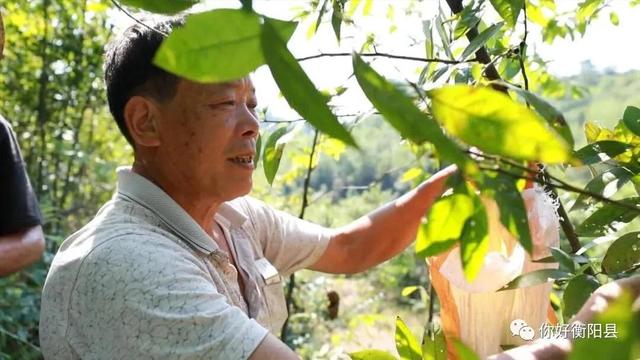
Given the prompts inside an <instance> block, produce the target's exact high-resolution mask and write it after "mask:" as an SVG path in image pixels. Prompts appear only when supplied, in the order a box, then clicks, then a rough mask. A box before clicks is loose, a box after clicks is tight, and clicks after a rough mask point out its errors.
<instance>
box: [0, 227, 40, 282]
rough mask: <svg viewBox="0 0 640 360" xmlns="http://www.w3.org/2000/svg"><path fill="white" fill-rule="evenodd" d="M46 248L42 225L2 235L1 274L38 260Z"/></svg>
mask: <svg viewBox="0 0 640 360" xmlns="http://www.w3.org/2000/svg"><path fill="white" fill-rule="evenodd" d="M44 248H45V244H44V235H43V234H42V228H41V227H40V225H36V226H33V227H30V228H27V229H25V230H22V231H18V232H15V233H12V234H6V235H0V276H6V275H9V274H11V273H14V272H16V271H18V270H20V269H22V268H24V267H26V266H27V265H29V264H31V263H33V262H34V261H36V260H38V259H39V258H40V256H42V252H43V251H44Z"/></svg>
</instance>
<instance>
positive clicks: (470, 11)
mask: <svg viewBox="0 0 640 360" xmlns="http://www.w3.org/2000/svg"><path fill="white" fill-rule="evenodd" d="M474 6H475V4H474V3H473V2H471V3H469V4H467V6H465V7H464V9H463V10H462V12H460V14H459V15H458V18H459V19H458V22H457V23H456V27H455V29H454V30H453V39H454V40H456V39H459V38H460V37H461V36H464V34H466V33H467V31H469V29H472V28H474V27H476V26H477V25H478V23H479V22H480V18H479V17H477V16H476V13H477V9H476V8H474Z"/></svg>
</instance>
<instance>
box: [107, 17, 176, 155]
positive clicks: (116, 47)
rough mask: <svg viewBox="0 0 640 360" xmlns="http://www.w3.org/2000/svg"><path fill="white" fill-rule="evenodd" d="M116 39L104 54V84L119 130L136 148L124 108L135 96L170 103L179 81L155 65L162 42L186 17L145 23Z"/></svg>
mask: <svg viewBox="0 0 640 360" xmlns="http://www.w3.org/2000/svg"><path fill="white" fill-rule="evenodd" d="M142 23H143V24H145V25H146V26H145V25H143V24H138V23H137V24H135V25H132V26H131V27H129V28H128V29H127V30H125V31H124V32H123V33H122V34H121V35H119V36H118V37H117V38H116V39H114V40H113V41H112V42H111V43H110V44H109V45H108V46H107V49H106V52H105V59H104V80H105V84H106V86H107V100H108V102H109V110H110V111H111V114H112V115H113V117H114V119H115V120H116V123H117V124H118V128H119V129H120V131H121V132H122V134H123V135H124V137H125V138H126V139H127V141H128V142H129V143H130V144H131V145H132V146H133V145H134V142H133V138H132V137H131V134H130V133H129V130H128V129H127V124H126V122H125V120H124V107H125V105H126V104H127V102H128V101H129V99H131V97H133V96H135V95H144V96H149V97H151V98H153V99H155V100H158V101H167V100H171V99H172V98H173V96H174V95H175V93H176V87H177V85H178V81H179V77H177V76H176V75H173V74H171V73H169V72H167V71H165V70H163V69H161V68H159V67H157V66H155V65H153V57H154V55H155V53H156V50H158V48H159V47H160V44H161V43H162V40H164V38H165V37H166V36H165V35H164V34H169V33H171V31H172V30H173V29H174V28H176V27H180V26H182V25H183V24H184V18H183V17H171V18H167V17H165V18H157V19H154V20H151V21H149V20H143V21H142Z"/></svg>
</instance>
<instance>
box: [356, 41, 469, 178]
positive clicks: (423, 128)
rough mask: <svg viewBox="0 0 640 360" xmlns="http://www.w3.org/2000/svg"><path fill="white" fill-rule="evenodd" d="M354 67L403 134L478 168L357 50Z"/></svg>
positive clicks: (466, 168)
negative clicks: (429, 143)
mask: <svg viewBox="0 0 640 360" xmlns="http://www.w3.org/2000/svg"><path fill="white" fill-rule="evenodd" d="M353 69H354V72H355V75H356V79H357V80H358V83H359V84H360V87H361V88H362V91H364V93H365V95H366V96H367V98H369V101H371V103H372V104H373V106H375V107H376V109H378V111H380V113H381V114H382V116H384V118H385V120H386V121H387V122H389V124H391V126H393V127H394V128H395V129H396V130H398V132H400V135H401V136H403V137H405V138H408V139H410V140H411V141H413V142H415V143H422V142H425V141H429V142H431V143H433V144H434V145H435V147H436V148H437V149H438V152H439V153H440V154H441V156H442V157H443V158H445V159H447V160H449V161H451V162H454V163H456V164H458V166H459V167H460V168H461V169H463V170H464V171H465V172H469V173H473V172H475V170H476V167H475V164H474V163H473V162H472V161H471V160H470V159H469V157H468V156H466V155H465V154H464V153H463V152H462V151H461V150H460V148H459V147H458V146H457V145H456V144H455V143H454V142H453V141H451V140H450V139H449V138H447V137H446V135H444V133H443V132H442V129H440V127H439V126H438V124H437V123H436V122H435V121H433V119H431V118H430V117H429V116H428V115H427V114H425V113H424V112H423V111H421V110H420V109H418V107H417V106H416V105H415V104H414V103H413V101H412V100H411V98H409V97H408V96H407V95H405V94H404V93H403V92H402V91H400V90H399V89H398V88H397V87H396V86H394V85H393V84H392V83H390V82H389V81H387V80H386V79H385V78H384V77H382V76H381V75H380V74H378V73H377V72H375V70H373V69H372V68H371V66H369V65H368V64H367V63H366V62H364V61H363V60H362V59H361V58H360V56H358V55H357V54H354V55H353Z"/></svg>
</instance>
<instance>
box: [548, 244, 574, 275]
mask: <svg viewBox="0 0 640 360" xmlns="http://www.w3.org/2000/svg"><path fill="white" fill-rule="evenodd" d="M549 250H550V251H551V256H552V257H553V258H554V259H556V260H557V261H558V263H559V264H560V270H562V271H566V272H569V273H575V272H576V263H575V262H574V261H573V258H572V257H571V255H569V254H567V253H566V252H564V251H563V250H562V249H560V248H557V247H551V248H549Z"/></svg>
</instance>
